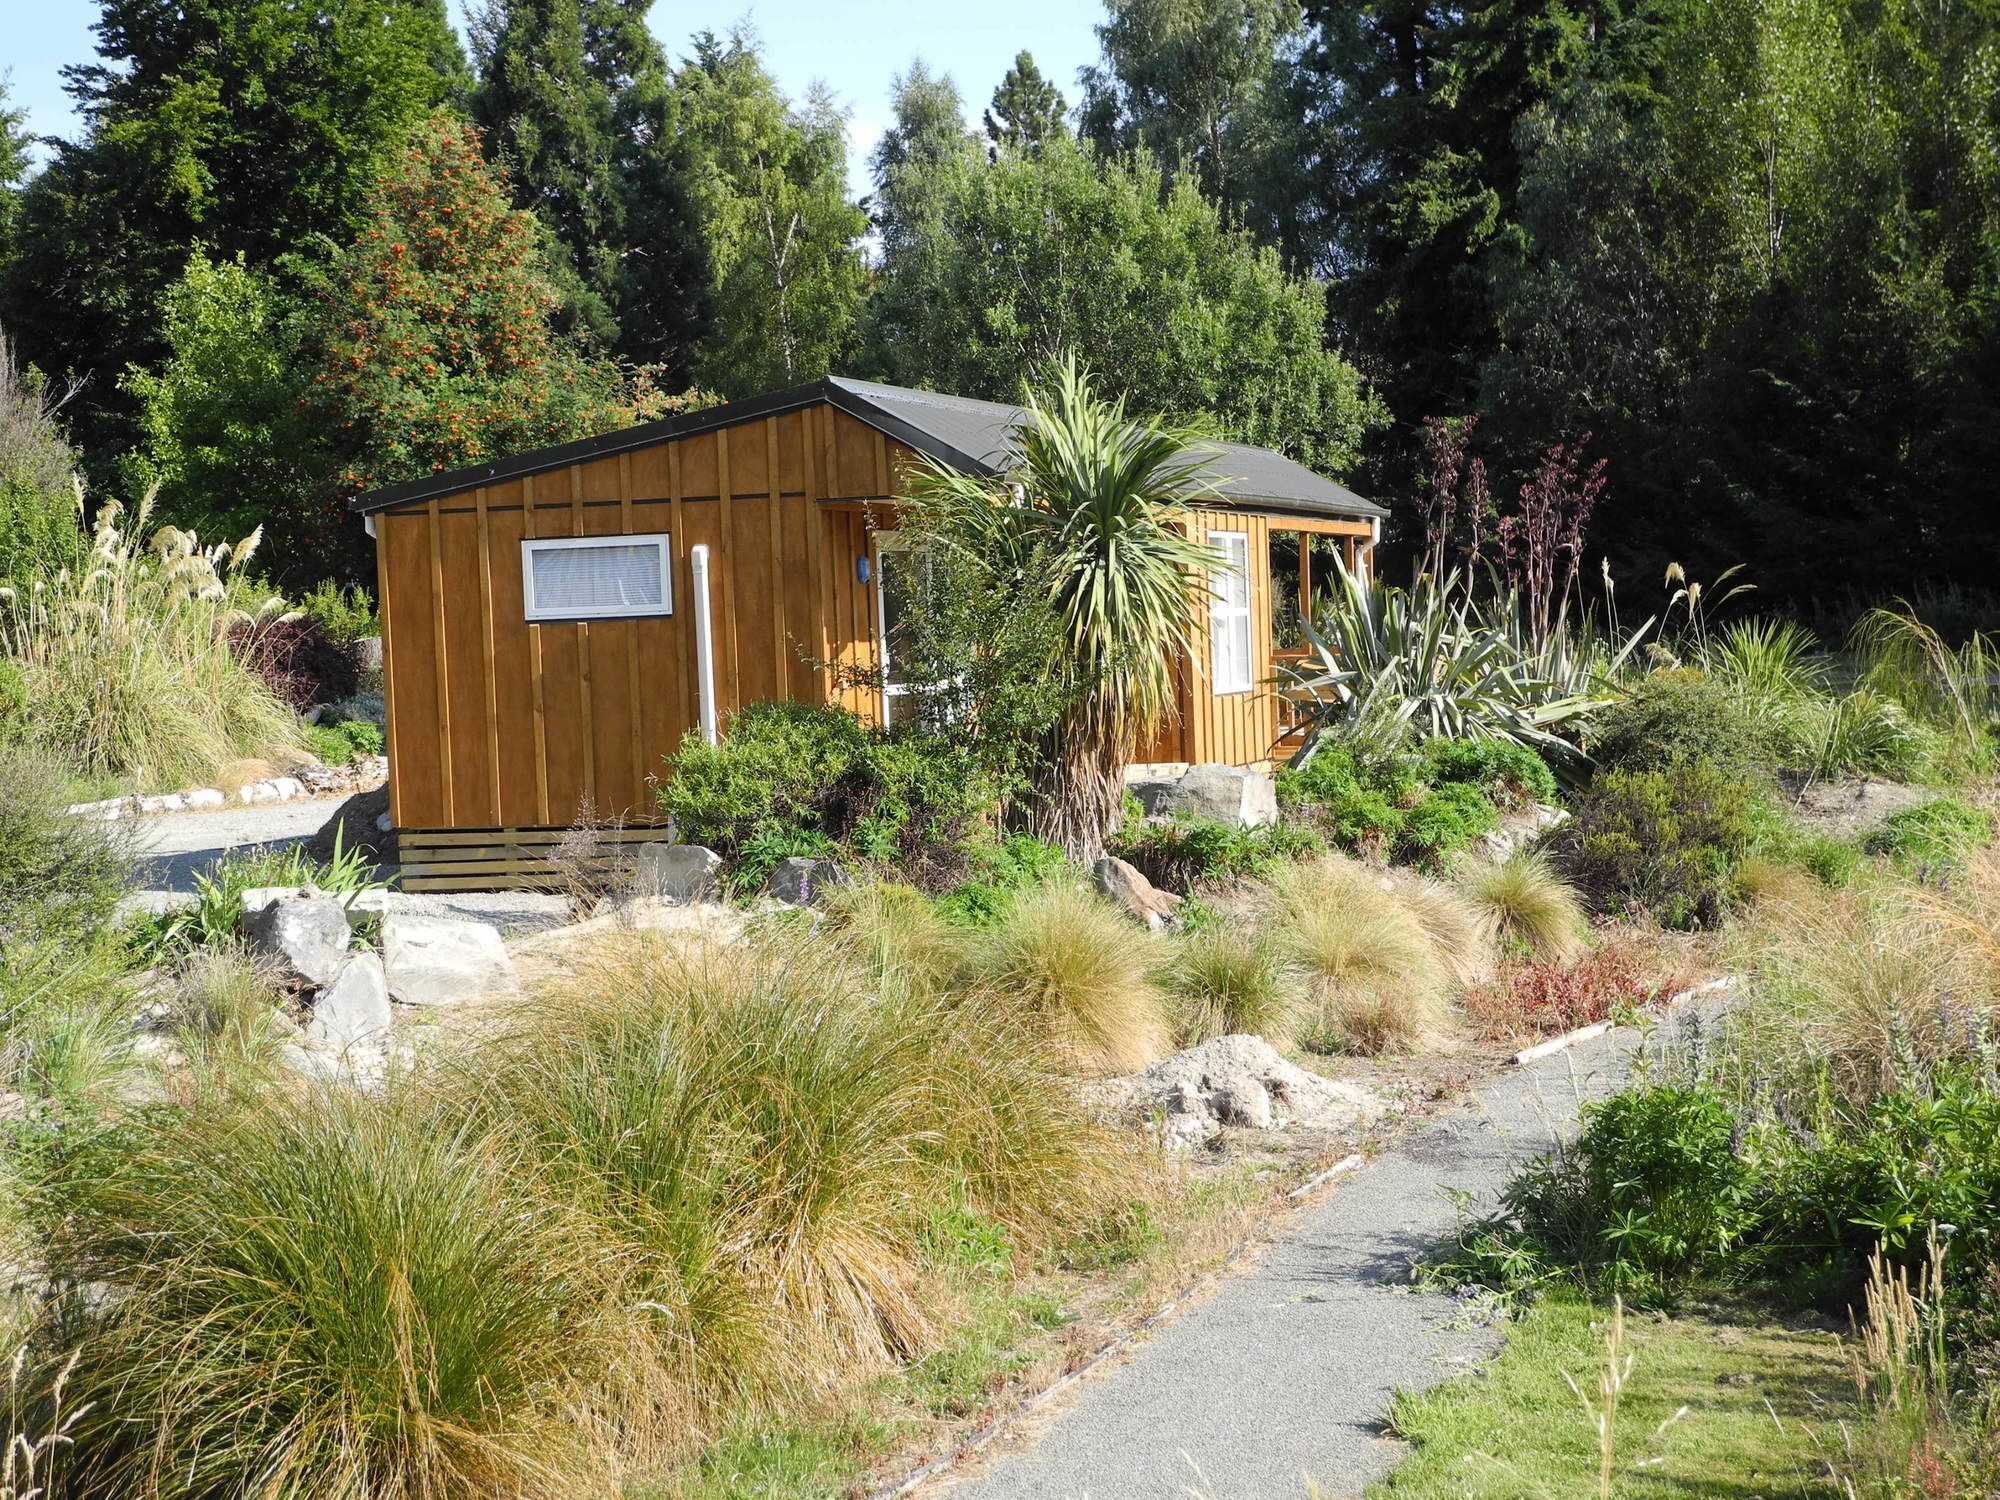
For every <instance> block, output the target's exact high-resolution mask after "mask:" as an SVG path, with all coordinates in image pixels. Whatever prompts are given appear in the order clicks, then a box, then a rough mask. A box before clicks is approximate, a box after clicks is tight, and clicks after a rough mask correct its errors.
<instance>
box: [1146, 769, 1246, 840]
mask: <svg viewBox="0 0 2000 1500" xmlns="http://www.w3.org/2000/svg"><path fill="white" fill-rule="evenodd" d="M1131 790H1132V794H1133V796H1135V797H1137V798H1138V799H1139V805H1140V806H1141V807H1143V808H1144V809H1145V810H1146V813H1147V815H1148V816H1149V817H1157V818H1172V817H1181V818H1213V819H1214V820H1215V821H1216V822H1218V823H1226V824H1227V825H1228V826H1230V827H1231V828H1261V827H1264V826H1265V825H1267V824H1270V823H1275V822H1277V821H1278V784H1277V782H1275V781H1273V780H1272V779H1271V778H1270V777H1269V776H1265V775H1263V774H1262V773H1260V772H1257V771H1246V770H1244V769H1243V768H1242V767H1241V766H1221V765H1200V766H1191V767H1189V769H1188V771H1187V772H1186V774H1184V775H1181V776H1177V777H1173V778H1171V779H1168V780H1159V781H1139V782H1134V783H1133V784H1132V788H1131Z"/></svg>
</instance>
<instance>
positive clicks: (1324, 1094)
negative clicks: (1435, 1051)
mask: <svg viewBox="0 0 2000 1500" xmlns="http://www.w3.org/2000/svg"><path fill="white" fill-rule="evenodd" d="M1128 1096H1129V1097H1130V1098H1131V1100H1132V1102H1133V1103H1134V1104H1136V1105H1138V1106H1139V1107H1141V1108H1143V1109H1145V1110H1147V1111H1148V1112H1149V1113H1153V1114H1156V1115H1158V1116H1159V1117H1160V1119H1161V1124H1162V1129H1163V1132H1164V1135H1165V1138H1166V1142H1167V1144H1168V1145H1169V1146H1173V1147H1188V1146H1197V1145H1202V1144H1205V1143H1206V1142H1208V1141H1211V1140H1213V1139H1214V1138H1215V1137H1216V1136H1218V1135H1220V1134H1221V1133H1222V1131H1223V1130H1224V1129H1225V1128H1227V1127H1235V1128H1237V1129H1240V1130H1280V1129H1284V1128H1286V1127H1288V1126H1293V1125H1302V1126H1313V1127H1317V1128H1321V1129H1329V1128H1341V1127H1346V1126H1353V1125H1362V1124H1366V1123H1367V1122H1368V1121H1370V1120H1373V1119H1375V1118H1376V1117H1377V1116H1378V1115H1380V1114H1381V1113H1382V1101H1381V1100H1380V1099H1378V1098H1377V1097H1376V1096H1375V1095H1374V1094H1372V1093H1370V1092H1369V1091H1368V1090H1367V1089H1364V1088H1360V1087H1357V1086H1356V1085H1354V1084H1351V1083H1338V1082H1336V1081H1335V1080H1333V1079H1331V1078H1322V1077H1321V1076H1320V1075H1319V1074H1317V1073H1313V1072H1309V1071H1307V1070H1306V1069H1304V1068H1301V1067H1299V1066H1297V1065H1296V1064H1294V1063H1289V1062H1286V1061H1285V1059H1284V1058H1282V1057H1280V1056H1279V1055H1278V1050H1277V1048H1275V1047H1273V1046H1272V1045H1271V1044H1270V1043H1269V1042H1267V1041H1265V1040H1264V1039H1263V1038H1262V1037H1257V1036H1247V1035H1237V1036H1220V1037H1216V1038H1215V1039H1214V1040H1212V1041H1207V1042H1203V1043H1202V1044H1201V1045H1200V1046H1198V1047H1190V1048H1188V1049H1187V1050H1186V1051H1185V1052H1177V1053H1175V1054H1174V1055H1173V1056H1172V1057H1170V1058H1168V1059H1167V1060H1166V1061H1164V1062H1160V1063H1155V1064H1154V1065H1153V1066H1152V1067H1150V1068H1148V1069H1147V1070H1146V1071H1145V1072H1143V1073H1141V1074H1140V1075H1139V1076H1138V1077H1137V1078H1134V1079H1132V1080H1131V1081H1130V1085H1129V1091H1128Z"/></svg>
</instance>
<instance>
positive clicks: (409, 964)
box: [382, 915, 520, 1005]
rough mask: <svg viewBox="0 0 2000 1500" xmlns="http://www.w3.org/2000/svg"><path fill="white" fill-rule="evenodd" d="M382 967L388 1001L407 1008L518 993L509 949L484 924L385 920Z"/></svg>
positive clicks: (413, 918)
mask: <svg viewBox="0 0 2000 1500" xmlns="http://www.w3.org/2000/svg"><path fill="white" fill-rule="evenodd" d="M382 967H383V970H384V972H385V973H386V975H387V978H388V983H389V995H390V997H391V998H392V999H395V1000H400V1001H401V1002H402V1003H403V1004H405V1005H459V1004H463V1003H465V1002H467V1001H476V1000H497V999H504V998H508V997H511V996H514V995H518V994H519V993H520V982H519V981H518V980H517V979H516V978H515V976H514V965H513V961H512V960H511V959H509V958H508V957H507V948H506V945H505V944H504V943H502V942H501V941H500V933H499V931H498V930H497V929H496V928H494V927H492V926H490V925H488V924H487V923H485V922H457V921H452V920H450V919H448V918H441V917H418V916H407V915H395V916H390V917H386V918H384V919H383V922H382Z"/></svg>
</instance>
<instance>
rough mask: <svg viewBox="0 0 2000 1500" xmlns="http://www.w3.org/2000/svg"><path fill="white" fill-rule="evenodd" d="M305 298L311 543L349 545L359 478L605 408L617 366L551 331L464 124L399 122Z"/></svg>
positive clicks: (568, 423)
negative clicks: (341, 241)
mask: <svg viewBox="0 0 2000 1500" xmlns="http://www.w3.org/2000/svg"><path fill="white" fill-rule="evenodd" d="M312 303H313V305H312V306H311V307H310V308H309V310H308V311H307V313H306V315H305V316H306V318H307V325H308V326H307V329H306V332H305V334H304V337H303V338H302V340H301V356H300V357H301V360H302V362H303V365H304V368H306V369H308V370H310V371H311V381H310V390H309V393H308V395H307V399H306V415H307V417H308V418H309V420H310V421H312V422H314V423H316V424H319V425H320V426H321V427H322V428H323V430H325V431H327V432H329V433H331V434H333V436H334V446H333V451H332V453H331V454H330V455H329V458H330V460H331V467H330V473H329V476H328V480H327V482H326V483H324V484H322V485H320V486H318V487H317V488H316V490H315V504H314V505H313V506H312V507H311V514H310V517H309V524H310V529H311V530H312V531H313V532H314V533H316V535H314V536H313V537H312V543H311V544H312V546H313V549H314V555H315V556H318V557H323V558H331V557H333V556H335V555H336V553H337V552H338V551H339V550H341V549H342V548H343V547H344V548H346V549H347V550H349V551H350V552H351V550H352V549H353V547H354V545H355V544H354V537H355V534H356V532H357V530H358V528H356V527H354V526H353V524H352V521H351V518H349V517H347V515H346V513H345V508H344V507H345V502H346V500H347V498H348V497H349V496H351V495H353V494H355V493H356V492H358V491H361V490H366V489H370V488H373V487H375V486H377V485H383V484H392V483H394V482H396V481H398V480H403V479H412V478H415V477H417V476H419V475H423V474H427V473H432V472H435V471H437V470H442V469H453V468H458V467H461V466H463V465H466V464H471V463H476V462H478V461H479V460H481V459H487V458H493V457H496V456H499V455H502V454H506V453H511V452H517V451H519V450H521V449H524V448H536V447H541V446H543V445H545V444H548V443H558V442H563V441H566V440H568V439H571V438H578V437H585V436H588V435H589V434H591V433H593V432H601V431H604V430H605V429H607V428H609V427H612V426H615V425H617V423H618V422H619V420H620V410H619V396H620V392H619V388H618V383H617V379H616V372H615V371H613V370H612V369H611V368H610V367H608V366H605V365H602V364H595V363H593V362H592V361H590V360H589V359H588V358H586V357H585V356H584V355H583V354H582V353H580V352H579V351H578V350H577V349H576V348H575V347H574V346H573V345H572V344H571V343H570V342H568V341H567V340H565V339H564V338H563V337H561V336H560V335H559V334H558V333H557V332H556V331H555V329H554V328H553V326H552V320H553V317H554V314H555V311H556V305H557V299H556V296H555V293H554V291H553V289H552V288H551V286H550V283H549V279H548V273H547V267H546V264H545V262H544V261H543V259H542V254H541V240H540V236H539V235H538V234H537V232H536V226H535V221H534V219H533V217H532V216H530V215H528V214H526V213H523V212H521V211H520V210H517V209H515V208H513V207H512V206H511V205H510V204H509V202H508V194H507V185H506V180H505V177H504V175H503V174H501V173H499V172H498V171H496V169H494V168H493V167H491V166H489V165H488V164H487V163H486V161H485V159H484V158H483V156H482V155H481V152H480V144H479V137H478V132H477V131H476V130H475V129H473V128H472V127H471V126H468V125H465V124H462V123H459V122H457V121H454V120H451V119H449V118H446V117H444V116H437V117H435V118H433V119H431V120H429V121H426V122H425V123H423V124H422V125H420V126H418V127H417V128H416V129H415V130H414V131H413V132H411V134H410V135H409V137H408V138H407V140H406V142H405V145H404V147H403V150H402V152H401V153H400V155H399V156H398V157H397V158H396V159H395V161H394V162H393V164H392V166H391V168H390V170H389V172H388V173H387V175H386V176H385V177H384V178H383V180H382V181H381V182H380V183H379V184H378V185H377V186H376V188H375V190H374V192H373V193H371V194H370V196H369V201H368V204H367V211H366V217H365V219H364V222H363V227H362V229H361V232H360V233H359V234H358V235H357V236H356V238H355V240H354V241H353V243H352V244H350V245H349V246H347V247H346V248H345V249H344V250H342V251H341V252H340V254H339V255H337V256H336V257H335V258H334V259H333V260H332V262H331V263H330V264H328V265H327V266H326V267H325V268H324V269H323V270H322V271H321V272H319V273H318V275H317V276H316V277H315V278H314V284H313V287H312Z"/></svg>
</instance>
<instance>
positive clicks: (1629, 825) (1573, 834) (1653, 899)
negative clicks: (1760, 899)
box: [1554, 758, 1757, 928]
mask: <svg viewBox="0 0 2000 1500" xmlns="http://www.w3.org/2000/svg"><path fill="white" fill-rule="evenodd" d="M1756 795H1757V789H1756V787H1755V785H1754V784H1753V783H1751V782H1750V781H1748V780H1746V779H1744V778H1742V777H1741V776H1738V775H1732V774H1731V773H1729V772H1728V771H1725V770H1724V769H1722V768H1721V767H1719V766H1717V765H1715V764H1714V763H1713V762H1711V761H1708V760H1706V759H1702V758H1696V759H1694V760H1688V761H1682V762H1679V763H1676V764H1674V765H1673V766H1672V767H1671V768H1670V769H1665V770H1653V771H1627V770H1611V771H1600V772H1599V773H1598V775H1597V776H1596V777H1594V778H1593V779H1592V781H1591V783H1590V786H1589V788H1588V789H1587V790H1586V791H1585V792H1584V793H1583V795H1582V796H1580V797H1579V798H1577V800H1576V803H1575V805H1574V808H1573V813H1574V815H1573V816H1572V818H1571V819H1570V821H1569V823H1568V824H1566V825H1565V826H1564V828H1563V829H1562V831H1561V833H1560V835H1559V836H1558V837H1557V839H1556V841H1555V846H1554V847H1555V851H1556V857H1557V861H1558V864H1559V865H1560V866H1561V868H1562V870H1563V873H1564V874H1566V875H1567V876H1568V877H1569V878H1570V880H1571V881H1572V882H1573V883H1574V884H1575V885H1576V887H1577V889H1578V890H1579V891H1581V892H1582V893H1583V895H1584V898H1585V899H1586V900H1587V901H1588V902H1589V903H1590V905H1591V908H1592V909H1593V910H1594V911H1597V912H1601V913H1606V914H1609V915H1613V916H1627V917H1636V916H1642V915H1643V916H1650V917H1652V918H1653V919H1654V920H1656V921H1658V922H1660V923H1662V924H1663V925H1665V926H1668V927H1683V928H1685V927H1710V926H1713V925H1715V923H1717V922H1718V921H1720V920H1721V919H1722V917H1723V916H1724V915H1725V914H1726V913H1727V912H1728V910H1729V906H1730V902H1731V883H1730V875H1731V872H1732V871H1733V869H1734V868H1735V866H1736V863H1737V862H1738V861H1739V860H1740V859H1742V857H1743V856H1744V855H1745V854H1746V853H1748V852H1749V851H1750V849H1751V847H1752V846H1753V844H1754V842H1755V839H1756V823H1755V812H1754V810H1753V809H1754V803H1755V800H1756Z"/></svg>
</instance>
